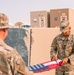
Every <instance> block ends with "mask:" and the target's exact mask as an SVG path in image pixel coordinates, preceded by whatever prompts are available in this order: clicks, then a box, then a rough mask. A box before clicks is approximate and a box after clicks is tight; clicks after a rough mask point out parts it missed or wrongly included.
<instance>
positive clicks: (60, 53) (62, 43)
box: [50, 34, 74, 65]
mask: <svg viewBox="0 0 74 75" xmlns="http://www.w3.org/2000/svg"><path fill="white" fill-rule="evenodd" d="M50 56H51V58H52V57H53V56H57V57H58V58H59V59H63V58H66V57H68V58H69V59H70V64H72V65H74V35H72V34H70V35H69V36H66V37H65V36H63V34H59V35H57V36H56V37H55V38H54V39H53V42H52V44H51V51H50Z"/></svg>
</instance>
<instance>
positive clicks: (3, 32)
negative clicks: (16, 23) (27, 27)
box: [0, 13, 31, 75]
mask: <svg viewBox="0 0 74 75" xmlns="http://www.w3.org/2000/svg"><path fill="white" fill-rule="evenodd" d="M8 23H9V20H8V17H7V16H6V15H5V14H3V13H0V75H31V74H30V72H29V70H28V69H27V67H26V65H25V62H24V61H23V59H22V58H21V56H20V55H19V54H18V52H17V50H15V49H13V48H12V47H10V46H8V45H7V44H6V43H5V42H4V39H5V38H6V37H7V35H8V28H10V25H9V24H8Z"/></svg>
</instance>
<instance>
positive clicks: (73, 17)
mask: <svg viewBox="0 0 74 75" xmlns="http://www.w3.org/2000/svg"><path fill="white" fill-rule="evenodd" d="M69 22H70V26H71V27H72V28H74V9H69Z"/></svg>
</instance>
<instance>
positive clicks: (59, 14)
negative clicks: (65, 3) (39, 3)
mask: <svg viewBox="0 0 74 75" xmlns="http://www.w3.org/2000/svg"><path fill="white" fill-rule="evenodd" d="M62 20H69V22H70V26H71V27H74V25H73V24H74V9H69V8H65V9H52V10H50V27H59V25H60V21H62Z"/></svg>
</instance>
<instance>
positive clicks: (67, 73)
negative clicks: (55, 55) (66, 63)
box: [55, 70, 74, 75]
mask: <svg viewBox="0 0 74 75" xmlns="http://www.w3.org/2000/svg"><path fill="white" fill-rule="evenodd" d="M55 75H74V70H71V71H60V70H56V74H55Z"/></svg>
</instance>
